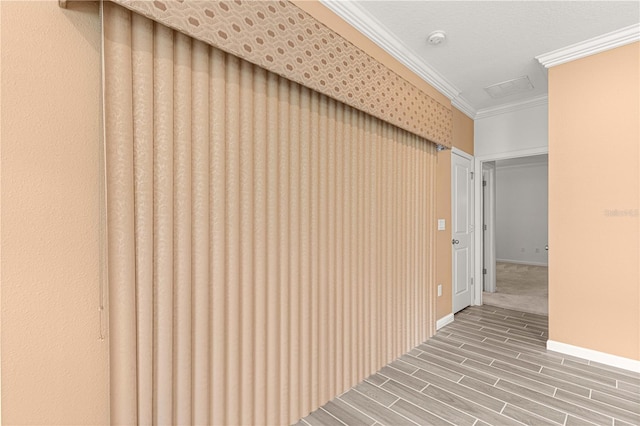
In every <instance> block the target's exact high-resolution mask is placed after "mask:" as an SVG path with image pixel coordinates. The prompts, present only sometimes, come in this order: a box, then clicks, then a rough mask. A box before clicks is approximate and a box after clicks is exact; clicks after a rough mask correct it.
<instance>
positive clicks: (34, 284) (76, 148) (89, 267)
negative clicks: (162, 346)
mask: <svg viewBox="0 0 640 426" xmlns="http://www.w3.org/2000/svg"><path fill="white" fill-rule="evenodd" d="M0 7H1V8H2V22H1V27H2V52H1V54H2V125H1V128H2V133H1V142H2V169H1V170H2V179H1V185H2V186H1V196H2V236H1V247H2V272H1V279H2V313H1V315H2V317H1V324H2V423H3V424H5V425H9V424H24V423H31V424H100V423H102V424H104V423H108V419H109V417H108V400H109V398H108V382H107V374H108V364H107V342H106V341H101V340H100V339H99V330H100V324H99V315H98V304H99V270H100V266H99V245H98V244H99V231H98V230H99V217H100V216H99V179H98V170H99V169H98V164H99V163H98V161H99V148H100V144H99V134H100V119H99V117H100V115H99V114H100V110H99V90H100V72H99V70H100V62H99V45H100V36H99V26H98V24H99V22H98V14H97V5H96V4H95V3H92V4H84V5H82V9H83V10H77V9H76V10H75V11H65V10H63V9H60V8H58V5H57V2H9V1H2V2H0Z"/></svg>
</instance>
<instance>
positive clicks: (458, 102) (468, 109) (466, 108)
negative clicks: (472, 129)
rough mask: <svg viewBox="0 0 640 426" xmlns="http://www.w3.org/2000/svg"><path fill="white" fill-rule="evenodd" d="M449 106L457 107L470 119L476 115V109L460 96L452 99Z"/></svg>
mask: <svg viewBox="0 0 640 426" xmlns="http://www.w3.org/2000/svg"><path fill="white" fill-rule="evenodd" d="M451 106H453V107H456V108H457V109H459V110H460V111H462V112H463V113H464V114H465V115H466V116H467V117H469V118H470V119H472V120H475V118H476V115H477V112H476V109H475V108H474V107H472V106H471V104H470V103H469V102H467V100H466V99H464V98H463V97H462V96H458V97H457V98H455V99H452V100H451Z"/></svg>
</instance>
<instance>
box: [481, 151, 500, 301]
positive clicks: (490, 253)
mask: <svg viewBox="0 0 640 426" xmlns="http://www.w3.org/2000/svg"><path fill="white" fill-rule="evenodd" d="M482 180H483V186H482V187H481V188H480V189H481V191H482V190H483V188H484V191H483V194H482V209H483V211H482V222H481V223H482V226H481V229H480V230H481V231H482V233H481V235H482V241H483V242H482V250H483V253H482V257H481V259H482V266H483V268H485V269H486V274H485V273H483V274H482V275H481V277H482V289H483V291H488V292H491V293H494V292H495V291H496V166H495V163H493V162H491V164H489V162H488V161H483V162H482ZM484 182H487V185H486V186H484ZM484 226H486V227H487V229H486V231H485V230H484ZM483 272H484V271H483Z"/></svg>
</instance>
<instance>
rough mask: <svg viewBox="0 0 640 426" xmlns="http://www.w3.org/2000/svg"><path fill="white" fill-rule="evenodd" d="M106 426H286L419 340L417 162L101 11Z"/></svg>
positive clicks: (422, 238) (427, 277) (173, 36)
mask: <svg viewBox="0 0 640 426" xmlns="http://www.w3.org/2000/svg"><path fill="white" fill-rule="evenodd" d="M104 55H105V120H106V149H107V206H108V207H107V210H108V211H107V217H108V253H109V254H108V256H109V258H108V265H109V311H110V365H111V420H112V422H113V423H114V424H135V423H139V424H151V423H155V424H190V423H197V424H218V425H230V424H271V425H273V424H290V423H293V422H295V421H297V420H298V419H299V418H301V417H302V416H304V415H306V414H307V413H309V412H310V411H312V410H314V409H316V408H317V407H319V406H320V405H321V404H323V403H325V402H326V401H328V400H329V399H331V398H332V397H334V396H336V395H338V394H340V393H341V392H343V391H344V390H346V389H347V388H348V387H350V386H352V385H354V384H356V383H357V382H358V381H360V380H362V379H363V378H365V377H367V376H368V375H369V374H371V373H373V372H375V371H376V370H377V369H379V368H380V367H381V366H383V365H384V364H386V363H387V362H389V361H391V360H392V359H394V358H395V357H397V356H398V355H400V354H402V353H403V352H405V351H407V350H409V349H411V348H412V347H414V346H415V345H417V344H419V343H420V342H422V341H424V340H425V339H426V338H428V337H429V336H430V335H431V333H432V332H433V330H434V323H435V321H434V320H435V318H434V314H435V310H434V294H433V287H434V286H433V271H434V267H433V266H434V265H433V247H434V240H433V237H434V230H433V223H434V165H435V163H434V161H435V152H434V151H435V146H434V145H433V144H432V143H429V142H427V141H425V140H424V139H421V138H420V137H418V136H416V135H413V134H411V133H409V132H407V131H405V130H401V129H398V128H397V127H394V126H392V125H390V124H388V123H385V122H383V121H381V120H379V119H377V118H374V117H372V116H370V115H367V114H365V113H363V112H361V111H358V110H356V109H354V108H351V107H348V106H346V105H344V104H342V103H340V102H337V101H335V100H333V99H331V98H329V97H327V96H325V95H322V94H319V93H317V92H314V91H311V90H310V89H307V88H305V87H303V86H301V85H299V84H297V83H293V82H291V81H289V80H286V79H284V78H282V77H279V76H277V75H276V74H273V73H270V72H268V71H266V70H264V69H262V68H259V67H257V66H255V65H252V64H250V63H249V62H246V61H244V60H241V59H239V58H237V57H235V56H231V55H229V54H227V53H224V52H222V51H220V50H217V49H216V48H213V47H211V46H209V45H207V44H204V43H202V42H200V41H196V40H194V39H192V38H189V37H188V36H186V35H184V34H181V33H179V32H175V31H173V30H171V29H169V28H167V27H164V26H162V25H160V24H156V23H154V22H153V21H150V20H148V19H147V18H144V17H141V16H140V15H136V14H132V13H131V12H129V11H128V10H126V9H124V8H121V7H120V6H117V5H114V4H111V3H105V4H104Z"/></svg>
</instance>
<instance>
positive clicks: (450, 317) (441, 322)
mask: <svg viewBox="0 0 640 426" xmlns="http://www.w3.org/2000/svg"><path fill="white" fill-rule="evenodd" d="M452 322H453V314H449V315H445V316H443V317H442V318H440V319H439V320H438V321H436V330H440V329H441V328H442V327H444V326H445V325H447V324H451V323H452Z"/></svg>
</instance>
